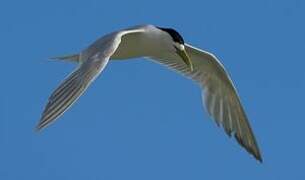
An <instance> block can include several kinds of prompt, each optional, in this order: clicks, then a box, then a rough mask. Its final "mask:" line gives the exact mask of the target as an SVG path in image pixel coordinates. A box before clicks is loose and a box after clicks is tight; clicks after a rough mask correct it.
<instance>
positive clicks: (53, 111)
mask: <svg viewBox="0 0 305 180" xmlns="http://www.w3.org/2000/svg"><path fill="white" fill-rule="evenodd" d="M139 31H140V30H126V31H121V32H116V33H113V34H110V35H107V36H105V37H104V38H101V39H99V40H97V41H96V42H95V43H93V44H92V45H91V46H90V47H89V48H87V49H86V50H85V51H84V53H82V55H81V58H84V60H82V61H81V63H80V66H79V67H78V68H77V69H76V70H75V71H74V72H72V73H71V74H70V75H69V76H68V77H67V78H66V79H65V80H64V81H63V82H62V84H61V85H60V86H59V87H58V88H57V89H56V90H55V91H54V92H53V93H52V95H51V96H50V98H49V100H48V103H47V105H46V107H45V109H44V111H43V113H42V116H41V119H40V121H39V123H38V125H37V130H41V129H42V128H44V127H46V126H48V125H49V124H50V123H52V122H54V121H55V120H56V119H57V118H58V117H59V116H61V115H62V114H63V113H64V112H65V111H66V110H67V109H68V108H69V107H70V106H71V105H72V104H73V103H74V102H75V101H76V100H77V99H78V98H79V97H80V96H81V95H82V94H83V93H84V91H85V90H86V89H87V88H88V87H89V85H90V84H91V83H92V82H93V81H94V79H95V78H96V77H97V76H98V75H99V74H100V73H101V72H102V71H103V69H104V68H105V66H106V65H107V63H108V61H109V58H110V57H111V55H112V54H113V53H114V52H115V51H116V49H117V48H118V46H119V44H120V42H121V37H122V36H123V35H125V34H128V33H134V32H139Z"/></svg>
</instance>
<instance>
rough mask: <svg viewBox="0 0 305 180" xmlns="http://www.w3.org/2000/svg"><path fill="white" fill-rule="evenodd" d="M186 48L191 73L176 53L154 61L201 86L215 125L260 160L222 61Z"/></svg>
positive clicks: (195, 49)
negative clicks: (191, 67) (191, 69)
mask: <svg viewBox="0 0 305 180" xmlns="http://www.w3.org/2000/svg"><path fill="white" fill-rule="evenodd" d="M185 48H186V51H187V53H188V55H189V56H190V59H191V61H192V63H193V66H194V70H193V71H192V72H190V70H189V67H187V66H186V65H185V63H184V62H183V61H182V60H181V59H180V57H178V56H177V55H170V54H168V55H166V56H167V57H162V58H157V59H155V60H156V61H157V62H158V63H161V64H163V65H166V66H167V67H169V68H171V69H174V70H175V71H178V72H179V73H182V74H183V75H185V76H187V77H189V78H191V79H193V80H194V81H196V82H197V83H198V84H199V85H200V86H201V87H202V89H203V91H202V98H203V101H204V102H205V106H206V108H207V111H208V113H209V115H210V116H212V117H213V119H214V120H215V121H216V123H217V125H218V126H219V125H222V127H223V128H224V130H225V132H226V133H227V134H228V135H229V136H231V135H232V134H234V136H235V138H236V140H237V141H238V142H239V144H240V145H241V146H243V147H244V148H245V149H246V150H247V151H248V152H249V153H251V154H252V155H254V157H255V158H256V159H257V160H259V161H261V162H262V157H261V155H260V151H259V148H258V145H257V143H256V140H255V137H254V134H253V132H252V130H251V127H250V124H249V122H248V119H247V116H246V114H245V111H244V109H243V107H242V105H241V102H240V99H239V97H238V95H237V91H236V89H235V87H234V85H233V82H232V80H231V79H230V77H229V75H228V74H227V72H226V71H225V69H224V67H223V66H222V64H221V63H220V62H219V61H218V60H217V58H216V57H215V56H214V55H212V54H211V53H208V52H206V51H203V50H200V49H197V48H195V47H192V46H190V45H188V44H186V45H185Z"/></svg>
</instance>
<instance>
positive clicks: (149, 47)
mask: <svg viewBox="0 0 305 180" xmlns="http://www.w3.org/2000/svg"><path fill="white" fill-rule="evenodd" d="M137 57H145V58H149V59H151V60H152V61H154V62H157V63H159V64H162V65H165V66H166V67H168V68H169V69H172V70H174V71H176V72H179V73H180V74H182V75H184V76H186V77H188V78H190V79H192V80H193V81H195V82H197V83H198V84H199V86H200V87H201V88H202V99H203V102H204V104H205V106H206V109H207V112H208V114H209V115H210V116H211V117H212V119H214V120H215V122H216V123H217V125H218V126H220V125H221V126H222V127H223V129H224V130H225V132H226V134H227V135H229V136H230V137H231V136H232V135H234V137H235V139H236V140H237V142H238V143H239V144H240V145H241V146H242V147H244V148H245V149H246V150H247V151H248V152H249V153H250V154H252V155H253V156H254V157H255V158H256V159H257V160H258V161H260V162H262V156H261V154H260V150H259V147H258V144H257V142H256V140H255V137H254V134H253V132H252V129H251V127H250V124H249V122H248V119H247V116H246V113H245V111H244V109H243V107H242V104H241V101H240V99H239V96H238V94H237V91H236V88H235V87H234V84H233V82H232V80H231V78H230V76H229V74H228V73H227V71H226V70H225V68H224V66H223V65H222V64H221V63H220V61H219V60H218V59H217V58H216V56H215V55H213V54H212V53H209V52H207V51H204V50H201V49H199V48H196V47H193V46H191V45H189V44H187V43H185V42H184V39H183V38H182V36H181V35H180V34H179V33H178V32H177V31H176V30H174V29H172V28H162V27H158V26H154V25H139V26H134V27H131V28H127V29H123V30H119V31H115V32H112V33H109V34H107V35H105V36H103V37H101V38H99V39H98V40H96V41H95V42H93V43H92V44H91V45H90V46H88V47H87V48H85V49H84V50H82V51H81V52H80V53H78V54H73V55H68V56H60V57H55V59H58V60H64V61H72V62H76V63H78V64H79V66H78V68H77V69H76V70H75V71H73V72H72V73H71V74H70V75H69V76H68V77H67V78H66V79H65V80H64V81H63V82H62V83H61V85H60V86H59V87H58V88H57V89H55V91H54V92H53V93H52V94H51V96H50V97H49V99H48V103H47V105H46V106H45V109H44V111H43V113H42V116H41V119H40V121H39V123H38V125H37V130H41V129H43V128H45V127H46V126H48V125H49V124H50V123H52V122H54V121H55V120H56V119H58V117H60V116H61V115H62V114H63V113H64V112H65V111H66V110H67V109H68V108H69V107H71V105H72V104H73V103H74V102H75V101H76V100H77V99H78V98H79V97H80V96H81V95H82V94H83V93H84V91H85V90H86V89H87V88H88V87H89V85H90V84H91V83H92V82H93V81H94V80H95V79H96V77H97V76H98V75H99V74H100V73H101V72H102V71H103V69H104V68H105V67H106V65H107V63H108V62H109V60H110V59H111V60H123V59H130V58H137Z"/></svg>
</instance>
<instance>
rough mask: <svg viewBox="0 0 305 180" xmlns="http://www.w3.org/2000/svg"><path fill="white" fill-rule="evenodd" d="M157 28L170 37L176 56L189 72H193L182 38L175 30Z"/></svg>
mask: <svg viewBox="0 0 305 180" xmlns="http://www.w3.org/2000/svg"><path fill="white" fill-rule="evenodd" d="M157 28H158V29H160V30H162V31H164V32H165V33H167V34H168V35H169V36H170V37H171V39H172V46H173V47H174V49H175V52H176V53H177V54H178V56H180V57H181V59H182V60H183V62H184V63H185V64H186V65H187V66H189V68H190V69H191V71H193V64H192V61H191V59H190V57H189V55H188V54H187V52H186V50H185V46H184V40H183V38H182V36H181V35H180V34H179V33H178V32H177V31H176V30H174V29H172V28H162V27H157Z"/></svg>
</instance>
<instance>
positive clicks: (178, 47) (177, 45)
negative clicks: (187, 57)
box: [174, 42, 185, 51]
mask: <svg viewBox="0 0 305 180" xmlns="http://www.w3.org/2000/svg"><path fill="white" fill-rule="evenodd" d="M174 46H175V48H177V49H179V50H180V51H184V49H185V48H184V45H183V44H180V43H177V42H175V44H174Z"/></svg>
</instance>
